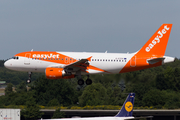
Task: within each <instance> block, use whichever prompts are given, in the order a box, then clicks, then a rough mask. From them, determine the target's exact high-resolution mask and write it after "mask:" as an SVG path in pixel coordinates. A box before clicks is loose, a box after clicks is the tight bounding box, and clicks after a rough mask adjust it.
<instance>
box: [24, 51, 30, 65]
mask: <svg viewBox="0 0 180 120" xmlns="http://www.w3.org/2000/svg"><path fill="white" fill-rule="evenodd" d="M30 57H31V53H26V55H25V58H24V64H25V65H30Z"/></svg>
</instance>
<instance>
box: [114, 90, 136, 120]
mask: <svg viewBox="0 0 180 120" xmlns="http://www.w3.org/2000/svg"><path fill="white" fill-rule="evenodd" d="M134 98H135V93H130V94H129V95H128V97H127V98H126V101H125V102H124V104H123V106H122V108H121V110H120V111H119V112H118V114H117V115H116V116H115V117H132V114H133V106H134Z"/></svg>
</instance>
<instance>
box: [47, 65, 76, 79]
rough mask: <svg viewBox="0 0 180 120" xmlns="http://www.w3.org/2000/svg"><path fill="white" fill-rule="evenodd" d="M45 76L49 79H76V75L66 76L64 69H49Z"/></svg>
mask: <svg viewBox="0 0 180 120" xmlns="http://www.w3.org/2000/svg"><path fill="white" fill-rule="evenodd" d="M45 74H46V78H48V79H59V78H63V79H69V78H74V77H75V76H74V75H66V72H65V71H64V69H63V68H52V67H48V68H46V71H45Z"/></svg>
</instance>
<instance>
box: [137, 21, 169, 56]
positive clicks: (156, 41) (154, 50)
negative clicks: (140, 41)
mask: <svg viewBox="0 0 180 120" xmlns="http://www.w3.org/2000/svg"><path fill="white" fill-rule="evenodd" d="M171 28H172V24H162V25H161V27H160V28H159V29H158V30H157V31H156V32H155V33H154V35H153V36H152V37H151V38H150V39H149V40H148V41H147V43H146V44H145V45H144V46H143V47H142V48H141V49H140V50H139V51H138V53H137V54H141V55H147V56H152V55H156V56H164V54H165V51H166V46H167V43H168V39H169V36H170V32H171Z"/></svg>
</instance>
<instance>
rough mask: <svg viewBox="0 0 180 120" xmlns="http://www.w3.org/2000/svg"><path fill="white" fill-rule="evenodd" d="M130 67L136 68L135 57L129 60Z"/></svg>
mask: <svg viewBox="0 0 180 120" xmlns="http://www.w3.org/2000/svg"><path fill="white" fill-rule="evenodd" d="M130 66H131V67H136V56H133V57H132V58H131V61H130Z"/></svg>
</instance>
